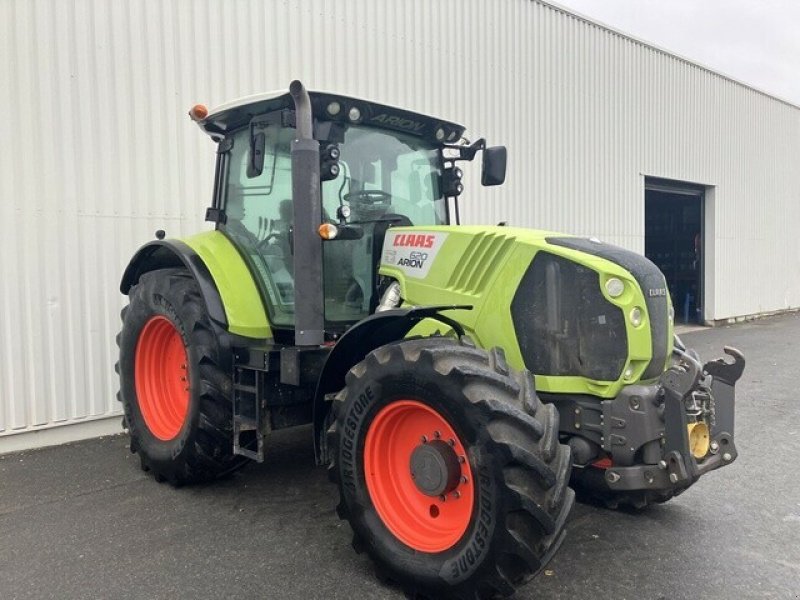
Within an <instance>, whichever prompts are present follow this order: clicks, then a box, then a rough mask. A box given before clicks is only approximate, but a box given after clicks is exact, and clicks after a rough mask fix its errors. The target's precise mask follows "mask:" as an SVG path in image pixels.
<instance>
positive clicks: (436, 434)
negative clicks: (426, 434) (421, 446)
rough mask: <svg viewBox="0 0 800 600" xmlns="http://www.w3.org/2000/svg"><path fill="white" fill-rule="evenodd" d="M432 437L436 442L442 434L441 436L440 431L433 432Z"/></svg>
mask: <svg viewBox="0 0 800 600" xmlns="http://www.w3.org/2000/svg"><path fill="white" fill-rule="evenodd" d="M433 437H435V438H436V439H437V440H438V439H439V438H440V437H442V434H441V432H440V431H434V432H433Z"/></svg>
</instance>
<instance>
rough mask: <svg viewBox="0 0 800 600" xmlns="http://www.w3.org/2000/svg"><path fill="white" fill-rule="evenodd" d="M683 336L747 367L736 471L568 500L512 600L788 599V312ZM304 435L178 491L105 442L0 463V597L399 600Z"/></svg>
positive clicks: (793, 407) (792, 503)
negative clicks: (603, 504)
mask: <svg viewBox="0 0 800 600" xmlns="http://www.w3.org/2000/svg"><path fill="white" fill-rule="evenodd" d="M684 339H685V341H687V342H689V344H690V345H691V346H694V347H696V348H697V349H698V350H700V352H701V354H702V355H703V356H704V357H707V358H711V357H712V356H716V355H717V354H718V352H719V351H720V350H721V347H722V346H723V345H724V344H729V345H734V346H737V347H738V348H740V349H741V350H742V351H743V352H744V353H745V355H746V356H747V358H748V367H747V370H746V371H745V375H744V377H743V379H742V380H741V381H740V385H739V390H738V391H739V393H738V409H737V410H738V413H737V432H736V433H737V446H738V448H739V452H740V457H739V459H738V461H737V462H736V463H734V465H733V466H731V467H728V468H726V469H723V470H721V471H717V472H715V473H711V474H709V475H708V476H706V477H705V478H704V479H703V480H701V482H700V483H699V484H697V485H696V486H695V487H694V488H692V489H691V490H689V491H688V492H686V493H685V494H683V495H682V496H680V497H679V498H677V499H675V500H673V501H672V502H670V503H668V504H667V505H664V506H659V507H655V508H652V509H650V510H648V511H645V512H644V513H641V514H626V513H618V512H612V511H608V510H601V509H597V508H592V507H588V506H582V505H579V506H577V507H576V509H575V510H574V512H573V514H572V518H571V521H570V524H569V534H568V538H567V541H566V542H565V543H564V546H563V547H562V549H561V552H560V553H559V554H558V555H557V556H556V558H555V559H554V560H553V562H552V563H551V564H550V567H549V570H548V571H547V573H546V574H544V575H542V576H540V577H539V578H538V579H537V580H535V581H534V582H533V583H531V584H530V585H529V586H527V587H525V588H523V589H522V590H520V592H519V593H518V594H517V597H518V598H520V599H533V598H538V599H567V598H569V599H573V598H580V599H584V598H592V597H595V598H598V599H599V598H613V599H614V600H624V599H630V600H645V599H653V600H655V599H669V600H672V599H684V598H686V599H688V598H692V599H697V598H715V599H726V600H731V599H749V598H779V599H789V600H792V599H797V598H800V468H799V467H798V464H797V460H798V456H800V400H799V399H798V397H797V393H796V390H797V389H798V385H797V379H796V377H797V371H798V363H797V357H798V350H800V341H799V340H800V316H798V315H788V316H783V317H778V318H772V319H768V320H763V321H757V322H753V323H748V324H742V325H736V326H733V327H725V328H719V329H710V330H704V331H700V332H695V333H690V334H688V335H686V336H685V338H684ZM309 436H310V433H309V432H308V430H302V431H296V432H291V433H289V434H285V435H281V436H279V437H277V439H275V440H273V442H272V446H271V451H270V460H269V462H267V463H266V464H264V465H260V466H252V467H250V468H248V469H247V470H245V471H244V472H242V473H240V474H237V475H236V476H235V477H233V478H232V479H230V480H228V481H223V482H220V483H218V484H215V485H210V486H205V487H192V488H185V489H180V490H173V489H171V488H170V487H168V486H165V485H158V484H156V483H155V482H154V481H153V480H152V479H151V478H149V477H147V476H145V474H144V473H142V472H141V471H140V470H139V468H138V461H137V460H136V458H135V457H133V456H132V455H131V454H129V452H128V451H127V449H126V440H125V439H124V438H123V437H115V438H106V439H101V440H94V441H89V442H84V443H79V444H74V445H70V446H64V447H60V448H53V449H47V450H40V451H36V452H30V453H24V454H12V455H6V456H1V457H0V598H3V599H12V598H19V599H22V598H58V599H65V598H148V599H150V598H222V597H236V598H402V596H401V594H400V593H399V592H398V591H397V590H396V589H394V588H388V587H385V586H383V585H382V584H380V583H379V582H378V581H377V580H376V579H375V578H374V577H373V573H372V567H371V565H370V562H369V560H368V559H367V558H365V557H363V556H359V555H356V554H355V553H354V552H353V551H352V550H351V549H350V545H349V539H350V532H349V528H348V525H347V524H345V523H342V522H340V521H339V520H338V519H337V518H336V515H335V514H334V510H333V509H334V505H335V503H336V492H335V490H334V489H333V488H332V486H330V485H329V484H328V483H327V480H326V475H325V472H324V470H322V469H318V468H315V467H313V466H312V465H313V460H312V452H311V449H310V444H309V439H310V438H309Z"/></svg>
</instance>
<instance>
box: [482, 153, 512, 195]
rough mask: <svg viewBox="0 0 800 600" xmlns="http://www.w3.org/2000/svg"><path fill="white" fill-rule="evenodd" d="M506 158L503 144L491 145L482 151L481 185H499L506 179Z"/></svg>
mask: <svg viewBox="0 0 800 600" xmlns="http://www.w3.org/2000/svg"><path fill="white" fill-rule="evenodd" d="M507 158H508V153H507V152H506V147H505V146H492V147H491V148H486V149H485V150H484V151H483V165H482V167H481V185H485V186H490V185H501V184H502V183H503V182H504V181H505V180H506V160H507Z"/></svg>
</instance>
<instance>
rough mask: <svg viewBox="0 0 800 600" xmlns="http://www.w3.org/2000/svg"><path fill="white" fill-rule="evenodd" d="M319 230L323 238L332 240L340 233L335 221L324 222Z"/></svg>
mask: <svg viewBox="0 0 800 600" xmlns="http://www.w3.org/2000/svg"><path fill="white" fill-rule="evenodd" d="M317 231H318V232H319V237H321V238H322V239H323V240H332V239H333V238H335V237H336V236H337V235H339V228H338V227H336V225H334V224H333V223H323V224H322V225H320V226H319V229H317Z"/></svg>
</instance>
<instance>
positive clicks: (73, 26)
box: [0, 0, 800, 436]
mask: <svg viewBox="0 0 800 600" xmlns="http://www.w3.org/2000/svg"><path fill="white" fill-rule="evenodd" d="M298 77H299V78H301V79H302V80H304V81H305V82H306V83H307V85H309V87H312V88H320V89H334V90H339V91H342V92H346V93H350V94H355V95H361V96H366V97H370V98H372V99H375V100H379V101H384V102H388V103H392V104H398V105H407V106H409V107H411V108H414V109H417V110H420V111H424V112H431V113H435V114H439V115H442V116H443V117H448V118H452V119H454V120H458V121H461V122H463V123H465V124H466V125H467V126H468V127H469V131H471V132H472V133H473V134H475V135H485V136H486V137H487V138H488V139H489V140H490V142H494V143H505V144H506V145H507V146H508V148H509V152H510V165H509V180H508V183H507V185H505V186H504V187H503V188H500V189H491V190H486V189H479V187H478V186H477V169H475V168H472V169H469V170H468V174H467V177H468V179H467V185H468V194H467V195H466V197H465V198H464V201H463V210H464V215H465V216H466V220H467V221H468V222H496V221H498V220H501V219H502V220H508V221H510V222H511V223H512V224H515V225H524V226H534V227H539V228H549V229H557V230H566V231H570V232H576V233H584V234H593V235H598V236H600V237H602V238H604V239H605V240H607V241H609V242H613V243H618V244H621V245H624V246H627V247H629V248H632V249H635V250H639V251H641V250H643V248H644V243H643V236H644V201H643V196H644V194H643V188H644V176H645V175H652V176H658V177H666V178H672V179H679V180H687V181H694V182H698V183H703V184H706V185H712V186H715V187H714V189H713V194H712V199H711V201H710V204H711V206H710V207H709V214H710V215H712V216H713V223H711V224H710V229H713V233H714V237H713V243H712V246H711V247H710V251H711V252H710V256H713V257H714V260H715V263H716V264H715V265H714V270H713V291H712V293H713V299H714V301H713V303H712V304H711V305H710V306H708V309H707V312H708V314H707V315H706V316H707V318H717V319H719V318H723V317H729V316H733V315H742V314H749V313H756V312H761V311H770V310H777V309H781V308H786V307H788V306H798V305H800V266H798V265H800V241H798V240H800V235H798V233H799V232H798V224H800V169H797V166H796V162H797V158H798V156H800V110H799V109H798V108H796V107H793V106H791V105H788V104H785V103H782V102H780V101H778V100H775V99H773V98H770V97H768V96H766V95H764V94H762V93H760V92H757V91H754V90H752V89H749V88H747V87H745V86H742V85H740V84H737V83H735V82H733V81H730V80H728V79H725V78H723V77H721V76H719V75H716V74H714V73H711V72H709V71H707V70H705V69H703V68H700V67H698V66H696V65H693V64H691V63H688V62H686V61H683V60H680V59H677V58H675V57H672V56H670V55H668V54H666V53H664V52H662V51H659V50H657V49H654V48H651V47H648V46H646V45H644V44H642V43H640V42H637V41H634V40H631V39H629V38H626V37H624V36H621V35H619V34H616V33H614V32H611V31H609V30H607V29H604V28H602V27H600V26H597V25H595V24H592V23H589V22H586V21H584V20H582V19H579V18H576V17H574V16H572V15H570V14H568V13H566V12H564V11H561V10H558V9H555V8H553V7H550V6H548V5H546V4H544V3H541V2H538V1H530V0H496V1H494V2H487V1H486V0H436V1H431V0H416V1H406V0H403V1H398V0H317V1H313V2H290V1H289V0H284V1H276V0H205V1H190V0H184V1H167V0H150V1H142V2H138V1H137V2H134V1H130V2H125V1H121V0H116V1H111V0H95V1H87V0H2V1H0V114H2V117H0V139H2V143H3V151H2V160H0V217H2V221H0V222H1V223H2V233H0V236H1V237H0V240H1V241H0V250H2V260H1V262H0V352H2V360H1V361H0V436H5V435H8V434H11V433H15V432H24V431H30V430H33V429H38V428H42V427H49V426H52V425H58V424H65V423H72V422H80V421H85V420H89V419H97V418H101V417H105V416H109V415H113V414H116V413H117V412H118V405H117V403H116V401H115V392H116V389H117V382H116V377H115V374H114V369H113V364H114V362H115V359H116V346H115V343H114V336H115V334H116V332H117V330H118V327H119V317H118V313H119V309H120V307H121V306H122V303H123V298H122V297H121V296H120V294H119V293H118V290H117V286H118V283H119V278H120V274H121V273H122V270H123V268H124V266H125V264H126V261H127V260H128V258H129V257H130V256H131V255H132V253H133V252H134V250H135V249H136V247H137V246H138V245H140V244H141V243H143V242H144V241H146V240H148V239H149V238H151V237H152V234H153V232H154V231H155V230H156V229H158V228H164V229H166V230H167V232H168V234H170V235H180V234H183V233H188V232H191V231H194V230H197V229H198V228H200V227H203V223H202V221H201V219H202V215H203V210H204V207H205V206H206V205H207V203H208V200H209V197H210V191H211V181H212V169H213V160H214V153H213V146H212V144H211V143H210V142H209V141H208V140H207V139H206V138H204V136H202V135H201V133H200V132H199V130H197V128H196V127H194V126H193V125H191V124H190V122H189V120H188V118H186V110H187V109H188V108H189V106H191V105H192V104H194V103H195V102H199V101H201V102H205V103H207V104H209V105H214V104H217V103H220V102H222V101H225V100H229V99H232V98H235V97H238V96H243V95H246V94H251V93H256V92H260V91H264V90H270V89H275V88H281V87H285V86H287V85H288V83H289V81H290V80H291V79H293V78H298ZM470 184H472V185H470Z"/></svg>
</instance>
